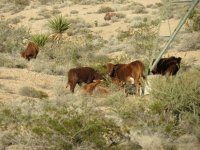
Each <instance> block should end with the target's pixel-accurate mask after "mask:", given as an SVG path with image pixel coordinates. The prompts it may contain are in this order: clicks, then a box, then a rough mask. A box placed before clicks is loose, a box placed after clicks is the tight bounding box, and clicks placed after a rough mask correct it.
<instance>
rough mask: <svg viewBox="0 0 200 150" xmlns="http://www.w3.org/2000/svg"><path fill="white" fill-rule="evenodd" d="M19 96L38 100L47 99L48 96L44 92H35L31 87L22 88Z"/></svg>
mask: <svg viewBox="0 0 200 150" xmlns="http://www.w3.org/2000/svg"><path fill="white" fill-rule="evenodd" d="M20 94H21V95H23V96H28V97H34V98H39V99H42V98H47V97H48V95H47V94H46V93H45V92H43V91H39V90H36V89H35V88H33V87H23V88H21V89H20Z"/></svg>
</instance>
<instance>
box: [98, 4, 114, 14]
mask: <svg viewBox="0 0 200 150" xmlns="http://www.w3.org/2000/svg"><path fill="white" fill-rule="evenodd" d="M107 12H114V10H113V8H111V7H108V6H101V7H100V8H99V10H97V13H99V14H101V13H107Z"/></svg>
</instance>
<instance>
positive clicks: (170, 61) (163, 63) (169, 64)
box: [152, 56, 182, 75]
mask: <svg viewBox="0 0 200 150" xmlns="http://www.w3.org/2000/svg"><path fill="white" fill-rule="evenodd" d="M181 59H182V58H181V57H178V58H176V57H174V56H171V57H169V58H161V59H160V60H159V62H158V63H157V65H156V66H155V68H154V69H153V70H152V73H153V74H161V75H176V74H177V72H178V70H179V69H180V63H181ZM154 61H155V59H154ZM154 61H153V62H154Z"/></svg>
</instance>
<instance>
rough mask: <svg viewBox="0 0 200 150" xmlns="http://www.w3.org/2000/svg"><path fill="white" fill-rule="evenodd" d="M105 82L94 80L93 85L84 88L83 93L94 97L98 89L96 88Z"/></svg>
mask: <svg viewBox="0 0 200 150" xmlns="http://www.w3.org/2000/svg"><path fill="white" fill-rule="evenodd" d="M102 81H103V80H93V82H92V83H89V84H86V85H84V86H83V91H84V93H88V94H90V95H92V93H93V91H94V89H95V88H96V86H97V85H98V84H100V83H101V82H102Z"/></svg>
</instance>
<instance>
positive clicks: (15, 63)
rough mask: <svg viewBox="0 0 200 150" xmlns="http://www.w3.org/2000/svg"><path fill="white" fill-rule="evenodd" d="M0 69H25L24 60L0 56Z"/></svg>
mask: <svg viewBox="0 0 200 150" xmlns="http://www.w3.org/2000/svg"><path fill="white" fill-rule="evenodd" d="M0 67H8V68H21V69H23V68H27V67H28V66H27V64H26V62H25V60H24V61H23V60H20V59H13V57H7V56H6V55H1V57H0Z"/></svg>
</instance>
